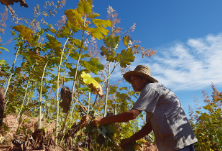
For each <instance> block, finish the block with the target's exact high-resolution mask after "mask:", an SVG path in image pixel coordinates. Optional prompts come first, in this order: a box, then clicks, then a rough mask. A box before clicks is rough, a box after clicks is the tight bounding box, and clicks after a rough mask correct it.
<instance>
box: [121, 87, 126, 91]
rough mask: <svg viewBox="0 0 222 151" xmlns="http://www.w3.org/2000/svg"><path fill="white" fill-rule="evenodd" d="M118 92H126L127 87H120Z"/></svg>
mask: <svg viewBox="0 0 222 151" xmlns="http://www.w3.org/2000/svg"><path fill="white" fill-rule="evenodd" d="M119 89H120V90H127V87H120V88H119Z"/></svg>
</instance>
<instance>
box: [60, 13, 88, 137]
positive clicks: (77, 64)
mask: <svg viewBox="0 0 222 151" xmlns="http://www.w3.org/2000/svg"><path fill="white" fill-rule="evenodd" d="M85 21H86V15H85V16H84V20H83V29H82V41H81V47H80V49H79V57H78V60H77V63H76V72H75V76H74V81H73V85H72V95H71V104H72V101H73V99H74V95H75V93H74V92H75V85H76V79H77V72H78V67H79V62H80V59H81V52H82V47H83V43H84V42H85V40H86V39H88V37H89V35H88V36H87V37H86V39H85V40H84V32H85V28H84V27H85ZM71 111H73V109H72V110H71ZM69 114H70V109H69V111H68V113H67V114H66V118H65V122H64V124H63V128H62V134H64V132H65V127H66V123H67V120H68V117H69ZM62 139H63V138H62Z"/></svg>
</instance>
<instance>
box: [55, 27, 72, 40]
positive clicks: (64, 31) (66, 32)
mask: <svg viewBox="0 0 222 151" xmlns="http://www.w3.org/2000/svg"><path fill="white" fill-rule="evenodd" d="M70 33H71V32H70V30H69V28H67V27H63V29H62V30H61V31H58V32H57V33H56V37H58V38H60V37H62V38H67V37H68V36H69V35H70Z"/></svg>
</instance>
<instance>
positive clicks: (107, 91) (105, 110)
mask: <svg viewBox="0 0 222 151" xmlns="http://www.w3.org/2000/svg"><path fill="white" fill-rule="evenodd" d="M108 68H109V69H108V75H109V74H110V62H109V65H108ZM108 96H109V79H107V83H106V96H105V107H104V117H105V116H106V114H107V113H106V112H107V100H108Z"/></svg>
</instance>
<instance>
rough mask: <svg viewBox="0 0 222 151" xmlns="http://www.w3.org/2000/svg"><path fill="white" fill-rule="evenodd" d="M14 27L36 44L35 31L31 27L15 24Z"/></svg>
mask: <svg viewBox="0 0 222 151" xmlns="http://www.w3.org/2000/svg"><path fill="white" fill-rule="evenodd" d="M12 29H15V30H16V31H18V32H20V34H21V35H22V37H23V38H24V39H25V40H27V41H28V42H29V43H30V44H31V46H33V45H34V43H33V40H34V39H33V32H32V30H31V29H30V28H28V27H25V26H24V25H17V26H14V27H13V28H12Z"/></svg>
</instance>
